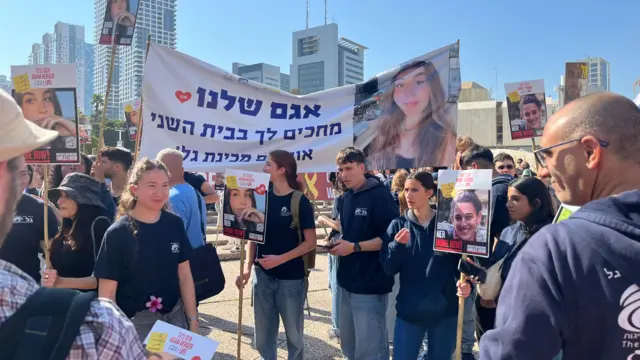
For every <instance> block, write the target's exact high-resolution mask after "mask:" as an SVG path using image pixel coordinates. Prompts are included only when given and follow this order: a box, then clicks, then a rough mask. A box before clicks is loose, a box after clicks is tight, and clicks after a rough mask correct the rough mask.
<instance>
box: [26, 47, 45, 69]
mask: <svg viewBox="0 0 640 360" xmlns="http://www.w3.org/2000/svg"><path fill="white" fill-rule="evenodd" d="M34 64H44V45H42V44H33V45H31V54H29V65H34Z"/></svg>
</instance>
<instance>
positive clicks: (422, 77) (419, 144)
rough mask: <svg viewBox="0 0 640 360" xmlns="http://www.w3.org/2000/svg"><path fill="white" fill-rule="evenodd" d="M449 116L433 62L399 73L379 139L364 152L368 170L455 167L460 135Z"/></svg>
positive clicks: (387, 98)
mask: <svg viewBox="0 0 640 360" xmlns="http://www.w3.org/2000/svg"><path fill="white" fill-rule="evenodd" d="M448 110H449V109H448V107H447V97H446V96H445V91H444V88H443V87H442V82H441V81H440V75H439V74H438V70H437V69H436V67H435V66H434V64H433V63H432V62H431V61H424V60H421V61H414V62H411V63H409V64H407V65H405V66H403V67H401V68H400V70H398V72H397V73H396V74H395V75H394V76H393V78H392V80H391V84H390V86H389V89H388V90H387V92H386V93H385V94H384V100H383V114H382V116H381V117H380V119H379V120H377V121H378V122H379V125H378V132H377V136H376V138H375V140H374V141H373V143H372V144H371V146H369V148H368V149H367V151H366V152H367V153H368V158H369V164H367V168H369V169H398V168H415V167H424V166H448V165H449V164H451V162H452V161H453V158H454V155H455V142H456V132H455V115H450V113H449V111H448ZM452 110H455V107H453V108H452ZM451 116H454V118H451Z"/></svg>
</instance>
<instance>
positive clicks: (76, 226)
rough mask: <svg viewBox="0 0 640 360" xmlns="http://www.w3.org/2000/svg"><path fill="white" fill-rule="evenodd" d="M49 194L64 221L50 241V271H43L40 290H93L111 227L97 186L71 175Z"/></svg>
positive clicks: (77, 174) (92, 182)
mask: <svg viewBox="0 0 640 360" xmlns="http://www.w3.org/2000/svg"><path fill="white" fill-rule="evenodd" d="M49 193H57V194H56V195H57V196H56V198H58V207H59V210H60V215H61V216H62V218H63V220H62V226H61V229H60V232H59V233H58V234H57V235H56V236H55V237H54V238H53V240H52V241H51V255H50V259H51V266H52V268H51V269H45V270H44V271H43V279H42V286H45V287H59V288H70V289H78V290H94V289H96V288H97V287H98V282H97V280H96V278H95V277H93V268H94V265H95V260H96V257H97V255H98V251H99V249H100V245H101V244H102V238H103V236H104V233H105V232H106V231H107V228H109V226H110V225H111V219H109V218H107V217H105V216H104V215H103V214H104V212H105V206H104V205H103V204H102V201H100V183H99V182H98V181H96V180H94V179H92V178H91V177H90V176H88V175H85V174H80V173H71V174H69V175H67V176H66V177H65V178H64V180H63V181H62V183H61V184H60V186H59V187H57V188H54V189H51V190H49Z"/></svg>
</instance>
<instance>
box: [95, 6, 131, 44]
mask: <svg viewBox="0 0 640 360" xmlns="http://www.w3.org/2000/svg"><path fill="white" fill-rule="evenodd" d="M139 3H140V1H139V0H107V6H106V8H105V12H104V22H103V23H102V33H101V34H100V42H99V44H100V45H111V44H116V45H131V40H132V39H133V32H134V30H135V27H136V14H137V13H138V4H139ZM114 24H115V27H116V28H115V29H114ZM114 30H115V31H114ZM113 36H115V39H113V38H112V37H113Z"/></svg>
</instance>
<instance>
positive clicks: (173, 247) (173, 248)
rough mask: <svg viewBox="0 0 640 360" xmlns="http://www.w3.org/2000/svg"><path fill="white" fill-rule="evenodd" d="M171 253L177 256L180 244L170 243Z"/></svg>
mask: <svg viewBox="0 0 640 360" xmlns="http://www.w3.org/2000/svg"><path fill="white" fill-rule="evenodd" d="M171 252H172V253H174V254H178V253H179V252H180V243H177V242H174V243H171Z"/></svg>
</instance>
